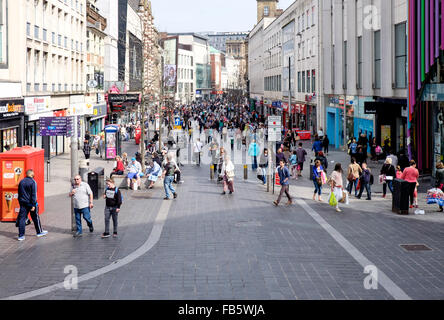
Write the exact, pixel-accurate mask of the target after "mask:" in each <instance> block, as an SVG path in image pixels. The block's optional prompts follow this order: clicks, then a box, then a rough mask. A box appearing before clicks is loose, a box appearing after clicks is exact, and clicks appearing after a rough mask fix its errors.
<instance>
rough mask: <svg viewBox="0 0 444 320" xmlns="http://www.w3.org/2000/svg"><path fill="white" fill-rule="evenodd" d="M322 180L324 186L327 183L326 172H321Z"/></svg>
mask: <svg viewBox="0 0 444 320" xmlns="http://www.w3.org/2000/svg"><path fill="white" fill-rule="evenodd" d="M321 179H322V184H323V185H324V184H326V183H327V175H326V174H325V171H321Z"/></svg>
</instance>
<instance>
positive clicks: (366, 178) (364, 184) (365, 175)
mask: <svg viewBox="0 0 444 320" xmlns="http://www.w3.org/2000/svg"><path fill="white" fill-rule="evenodd" d="M371 176H372V173H371V170H370V169H369V168H368V167H367V163H365V162H364V163H363V164H362V175H361V188H360V190H359V195H358V199H361V197H362V193H363V192H364V188H365V190H367V199H366V200H372V189H371V184H372V181H371V180H372V179H371Z"/></svg>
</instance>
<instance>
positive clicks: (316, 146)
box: [311, 141, 322, 152]
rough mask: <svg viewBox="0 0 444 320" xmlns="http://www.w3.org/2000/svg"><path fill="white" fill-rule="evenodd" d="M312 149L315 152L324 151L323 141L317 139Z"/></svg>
mask: <svg viewBox="0 0 444 320" xmlns="http://www.w3.org/2000/svg"><path fill="white" fill-rule="evenodd" d="M311 150H312V151H313V150H314V151H315V152H319V151H322V141H315V142H314V143H313V148H312V149H311Z"/></svg>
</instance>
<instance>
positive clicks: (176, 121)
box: [174, 118, 180, 127]
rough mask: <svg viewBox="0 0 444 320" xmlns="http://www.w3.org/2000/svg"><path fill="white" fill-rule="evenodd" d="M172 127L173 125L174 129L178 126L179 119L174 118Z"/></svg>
mask: <svg viewBox="0 0 444 320" xmlns="http://www.w3.org/2000/svg"><path fill="white" fill-rule="evenodd" d="M174 125H175V126H176V127H178V126H180V118H175V119H174Z"/></svg>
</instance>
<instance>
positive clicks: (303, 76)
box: [302, 71, 305, 92]
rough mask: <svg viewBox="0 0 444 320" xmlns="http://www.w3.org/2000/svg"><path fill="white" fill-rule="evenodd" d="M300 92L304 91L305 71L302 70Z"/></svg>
mask: <svg viewBox="0 0 444 320" xmlns="http://www.w3.org/2000/svg"><path fill="white" fill-rule="evenodd" d="M302 92H305V71H302Z"/></svg>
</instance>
